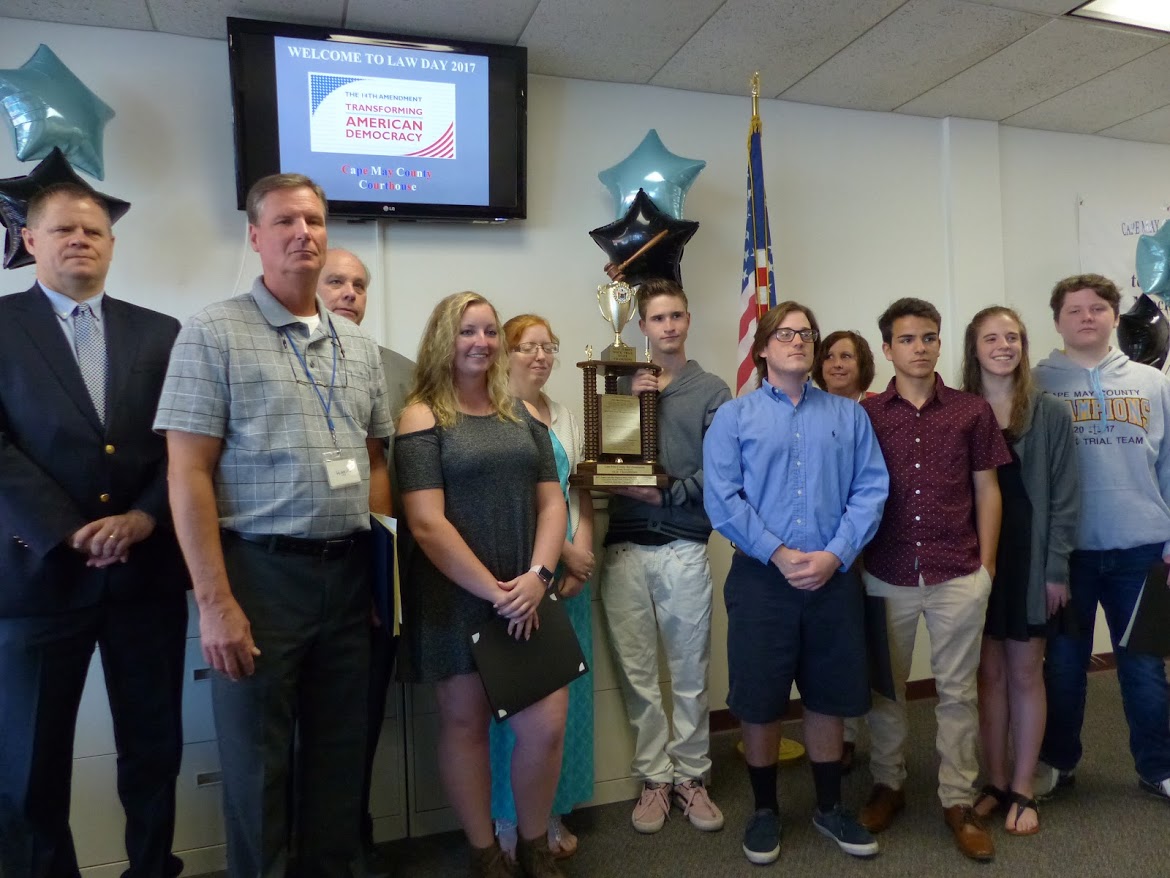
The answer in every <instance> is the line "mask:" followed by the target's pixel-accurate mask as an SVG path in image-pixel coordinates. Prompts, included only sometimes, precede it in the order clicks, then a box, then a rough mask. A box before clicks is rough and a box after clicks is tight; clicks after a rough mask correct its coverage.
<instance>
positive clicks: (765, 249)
mask: <svg viewBox="0 0 1170 878" xmlns="http://www.w3.org/2000/svg"><path fill="white" fill-rule="evenodd" d="M752 109H753V113H752V124H751V128H750V129H749V130H748V169H747V232H746V233H745V234H744V239H743V283H742V287H741V289H740V293H739V307H740V317H739V371H738V372H737V373H736V382H735V383H736V394H737V395H740V394H744V393H747V392H749V391H751V390H753V389H754V388H755V374H756V370H755V364H754V363H752V356H751V353H752V340H753V339H754V337H755V334H756V321H757V320H758V319H759V318H760V317H762V316H763V315H764V314H765V313H766V312H767V311H768V309H769V308H771V307H773V306H774V305H775V304H776V277H775V275H774V274H773V273H772V233H771V231H770V230H769V229H768V202H767V199H766V198H765V196H764V159H763V154H762V152H761V149H760V116H759V112H758V110H757V109H756V102H755V100H754V99H753V101H752Z"/></svg>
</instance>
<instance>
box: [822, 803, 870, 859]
mask: <svg viewBox="0 0 1170 878" xmlns="http://www.w3.org/2000/svg"><path fill="white" fill-rule="evenodd" d="M813 826H815V827H816V829H817V832H819V833H820V834H821V835H827V836H828V837H829V838H831V839H833V841H835V842H837V847H839V848H841V850H843V851H845V853H847V854H852V855H853V856H855V857H872V856H873V855H874V854H876V853H877V852H878V843H877V841H876V840H875V839H874V837H873V836H872V835H870V834H869V830H868V829H866V828H865V827H864V826H862V825H861V824H860V823H858V822H857V818H855V817H854V816H853V815H852V814H847V813H846V812H845V811H843V810H841V805H840V804H837V805H835V806H834V807H833V810H832V811H828V812H825V813H821V811H820V810H819V809H818V810H815V811H813Z"/></svg>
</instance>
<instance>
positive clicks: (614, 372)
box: [569, 231, 670, 490]
mask: <svg viewBox="0 0 1170 878" xmlns="http://www.w3.org/2000/svg"><path fill="white" fill-rule="evenodd" d="M664 237H666V232H665V231H662V232H659V233H658V234H657V235H655V236H654V237H653V238H651V239H650V240H649V241H648V242H646V244H645V245H644V246H643V247H642V248H641V249H640V250H639V251H638V252H637V253H635V254H634V255H633V256H631V257H630V258H629V259H627V260H626V261H625V262H623V263H622V264H621V265H619V266H618V267H617V271H615V272H614V273H615V274H619V275H620V274H621V272H622V271H624V270H625V269H626V267H627V266H629V264H630V263H631V262H633V261H634V260H635V259H637V258H638V257H639V256H641V255H642V254H643V253H645V252H646V251H647V250H649V249H650V248H651V247H653V246H654V245H655V244H657V243H658V242H659V241H661V240H662V239H663V238H664ZM597 306H598V308H599V309H600V311H601V316H602V317H603V318H604V319H605V321H606V322H607V323H608V324H609V326H610V328H611V329H612V330H613V333H614V336H613V343H612V344H611V345H610V346H609V347H607V348H606V349H605V350H604V351H602V353H601V359H600V360H595V359H593V347H592V346H587V347H586V348H585V360H584V361H583V362H580V363H578V364H577V366H578V367H579V368H580V369H581V370H582V372H583V375H582V377H583V379H584V392H585V425H584V426H585V448H584V458H585V459H584V460H583V461H581V463H579V464H577V470H576V472H575V473H574V474H573V475H572V476H571V477H570V479H569V481H570V484H572V485H573V486H574V487H577V488H590V489H595V490H605V489H606V488H620V487H629V486H643V487H658V488H665V487H666V486H667V485H668V484H669V483H670V477H669V476H667V475H666V473H665V472H663V471H662V467H661V466H659V464H658V391H646V392H644V393H642V394H641V395H640V396H634V395H632V394H629V393H622V392H620V391H619V390H618V378H619V377H624V376H633V374H634V373H635V372H637V371H639V370H640V369H647V370H649V371H651V372H654V373H656V374H657V373H658V372H660V371H661V370H662V367H661V366H657V365H655V364H654V363H651V362H650V361H649V356H647V358H646V362H644V363H639V362H638V352H637V350H635V349H634V348H633V347H631V346H630V345H628V344H626V343H625V342H624V341H622V330H623V329H624V328H625V327H626V325H627V324H628V323H629V322H630V320H631V319H633V316H634V312H635V311H636V310H637V308H638V294H637V289H636V288H634V287H631V286H630V285H629V284H627V283H626V282H625V281H613V282H611V283H608V284H602V285H601V286H599V287H598V288H597ZM647 350H648V349H647ZM598 369H600V370H601V371H602V374H603V375H604V378H605V392H604V393H598V392H597V372H598Z"/></svg>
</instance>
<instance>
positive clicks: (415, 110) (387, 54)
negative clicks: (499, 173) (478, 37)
mask: <svg viewBox="0 0 1170 878" xmlns="http://www.w3.org/2000/svg"><path fill="white" fill-rule="evenodd" d="M275 43H276V94H277V115H278V117H279V126H280V135H279V137H280V169H281V170H282V171H285V172H296V173H301V174H307V175H308V176H310V177H312V178H313V179H314V180H316V181H317V182H318V183H320V184H321V186H322V188H324V190H325V194H326V195H328V196H329V198H331V199H336V200H340V201H375V202H381V201H385V202H406V203H418V204H475V205H486V204H487V203H488V158H489V155H488V59H487V58H485V57H482V56H478V55H457V54H454V53H451V52H424V51H416V50H407V49H399V48H394V47H387V46H380V45H373V44H367V43H341V42H320V41H315V40H294V39H288V38H286V37H277V38H276V40H275Z"/></svg>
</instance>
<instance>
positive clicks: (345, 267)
mask: <svg viewBox="0 0 1170 878" xmlns="http://www.w3.org/2000/svg"><path fill="white" fill-rule="evenodd" d="M369 286H370V270H369V269H368V268H367V267H366V264H365V263H364V262H362V261H361V260H360V259H359V258H358V257H357V256H355V255H354V254H353V253H351V252H350V251H348V250H342V249H341V248H340V247H335V248H331V249H330V250H329V251H327V252H326V254H325V265H324V266H323V267H322V269H321V276H320V278H319V279H318V280H317V295H318V296H320V297H321V301H322V302H324V303H325V307H326V308H328V309H329V310H330V311H331V312H333V313H334V314H340V315H342V316H343V317H348V318H349V319H350V320H352V321H353V322H354V323H357V324H358V325H361V322H362V320H363V319H364V318H365V316H366V297H367V293H368V290H369ZM379 352H380V353H381V355H382V371H383V372H385V373H386V398H387V400H388V401H389V405H390V415H391V417H393V418H394V419H395V420H397V418H398V415H399V414H400V413H401V412H402V409H403V408H404V407H405V405H406V396H407V394H408V393H410V387H411V384H412V383H413V381H414V361H413V360H408V359H407V358H406V357H404V356H402V354H400V353H398V352H397V351H392V350H390V348H387V347H382V348H380V349H379ZM386 466H387V469H388V470H389V471H390V498H391V506H392V507H393V508H394V509H401V508H402V507H401V506H399V505H398V479H397V477H396V475H395V472H394V455H393V454H387V455H386ZM405 536H406V532H405V531H402V532H401V539H400V542H399V547H398V551H399V556H400V563H399V569H405V566H406V565H405V563H404V562H405V557H404V554H405V552H406V546H404V545H403V543H405V542H406V540H405ZM378 622H379V623H380V624H378V625H374V626H371V628H370V701H369V716H368V723H369V725H368V727H367V729H366V735H367V737H366V775H365V780H364V782H363V784H362V802H363V804H364V805H365V809H366V810H365V814H364V815H363V817H362V848H363V851H364V855H365V859H366V867H367V871H368V873H369V874H380V871H381V870H380V867H379V864H377V863H376V862H375V856H374V849H373V847H374V820H373V817H372V816H371V815H370V786H371V779H372V776H373V771H374V754H375V753H376V752H377V750H378V738H379V736H381V734H382V722H383V717H384V716H385V714H386V694H387V690H388V689H389V686H390V680H391V676H392V674H393V671H394V654H395V651H396V648H397V644H398V638H397V637H395V636H394V624H393V620H390V619H379V620H378Z"/></svg>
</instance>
